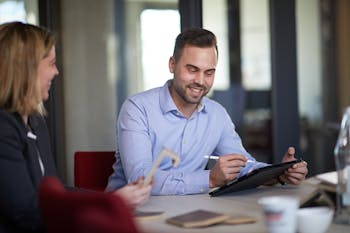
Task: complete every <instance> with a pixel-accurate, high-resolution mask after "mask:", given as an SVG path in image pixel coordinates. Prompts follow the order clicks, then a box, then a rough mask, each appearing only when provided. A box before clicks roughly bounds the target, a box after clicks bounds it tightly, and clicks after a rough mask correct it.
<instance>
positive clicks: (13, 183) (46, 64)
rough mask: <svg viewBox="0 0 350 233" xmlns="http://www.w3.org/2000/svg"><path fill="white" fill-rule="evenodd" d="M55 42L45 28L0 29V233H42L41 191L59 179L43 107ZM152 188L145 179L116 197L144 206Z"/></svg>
mask: <svg viewBox="0 0 350 233" xmlns="http://www.w3.org/2000/svg"><path fill="white" fill-rule="evenodd" d="M58 73H59V72H58V69H57V67H56V54H55V40H54V37H53V35H52V34H51V33H49V32H48V31H46V30H45V29H43V28H40V27H37V26H34V25H30V24H24V23H20V22H11V23H5V24H2V25H0V187H1V191H0V232H41V231H42V223H41V218H40V211H39V209H38V198H37V194H38V193H37V190H38V186H39V184H40V181H41V179H42V177H43V176H56V175H57V172H56V167H55V163H54V160H53V157H52V154H51V149H50V143H49V135H48V130H47V127H46V124H45V120H44V118H43V116H45V114H46V111H45V109H44V106H43V101H46V100H47V99H48V98H49V90H50V86H51V82H52V80H53V79H54V77H55V76H56V75H58ZM150 190H151V187H150V186H147V187H143V185H142V179H140V180H139V181H138V182H135V183H132V184H129V185H127V186H125V187H123V188H122V189H120V190H117V191H115V192H116V193H118V194H119V195H121V196H123V197H124V198H125V200H126V201H127V202H128V203H129V204H130V205H131V206H136V205H138V204H142V203H144V202H145V201H146V200H147V199H148V197H149V194H150Z"/></svg>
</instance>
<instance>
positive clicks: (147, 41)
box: [141, 9, 180, 90]
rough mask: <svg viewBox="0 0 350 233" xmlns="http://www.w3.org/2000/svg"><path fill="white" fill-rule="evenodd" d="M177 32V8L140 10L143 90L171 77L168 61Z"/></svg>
mask: <svg viewBox="0 0 350 233" xmlns="http://www.w3.org/2000/svg"><path fill="white" fill-rule="evenodd" d="M159 19H162V20H159ZM159 32H161V33H159ZM179 33H180V15H179V12H178V11H177V10H170V9H165V10H158V9H146V10H144V11H142V13H141V43H142V45H141V48H142V70H143V73H142V74H143V87H144V89H145V90H148V89H151V88H154V87H159V86H163V85H164V83H165V82H166V81H167V80H168V79H171V78H172V74H171V73H170V72H169V68H168V62H169V58H170V56H171V55H172V53H173V49H174V42H175V38H176V36H177V35H178V34H179ZM155 35H156V36H155Z"/></svg>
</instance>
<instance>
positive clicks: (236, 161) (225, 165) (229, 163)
mask: <svg viewBox="0 0 350 233" xmlns="http://www.w3.org/2000/svg"><path fill="white" fill-rule="evenodd" d="M246 161H247V158H246V157H245V156H243V155H237V154H228V155H222V156H220V157H219V159H218V160H217V162H216V164H215V166H214V167H213V169H212V170H211V171H210V175H209V188H214V187H217V186H221V185H223V184H225V183H227V182H228V181H230V180H233V179H235V178H236V177H237V176H238V174H239V172H240V170H241V167H244V166H245V164H246Z"/></svg>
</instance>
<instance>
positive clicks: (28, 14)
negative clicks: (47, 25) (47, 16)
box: [0, 0, 38, 24]
mask: <svg viewBox="0 0 350 233" xmlns="http://www.w3.org/2000/svg"><path fill="white" fill-rule="evenodd" d="M10 21H21V22H27V23H31V24H38V2H37V0H22V1H19V0H18V1H14V0H7V1H0V24H1V23H4V22H10Z"/></svg>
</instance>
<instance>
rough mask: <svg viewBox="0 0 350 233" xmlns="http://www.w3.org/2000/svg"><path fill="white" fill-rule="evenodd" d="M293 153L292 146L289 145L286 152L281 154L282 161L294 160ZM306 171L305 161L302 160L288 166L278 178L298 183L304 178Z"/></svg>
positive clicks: (290, 182) (289, 182)
mask: <svg viewBox="0 0 350 233" xmlns="http://www.w3.org/2000/svg"><path fill="white" fill-rule="evenodd" d="M294 154H295V149H294V147H289V148H288V150H287V153H285V154H284V156H283V159H282V162H289V161H293V160H295V157H294ZM307 173H308V169H307V163H306V162H305V161H302V162H300V163H296V164H294V165H293V166H292V167H290V168H288V169H287V170H286V171H285V172H284V174H283V175H281V176H280V177H279V179H280V180H281V181H283V182H286V183H288V184H294V185H299V184H300V183H301V182H302V181H303V180H305V177H306V175H307Z"/></svg>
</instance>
